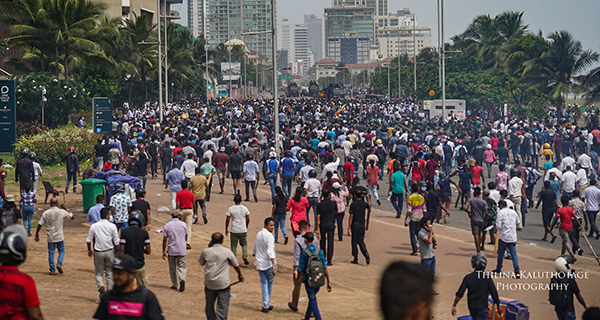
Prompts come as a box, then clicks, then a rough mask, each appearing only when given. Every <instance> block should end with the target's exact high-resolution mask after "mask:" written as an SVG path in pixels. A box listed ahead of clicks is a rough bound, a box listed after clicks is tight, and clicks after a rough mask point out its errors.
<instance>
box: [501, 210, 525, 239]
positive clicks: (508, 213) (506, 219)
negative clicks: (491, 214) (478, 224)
mask: <svg viewBox="0 0 600 320" xmlns="http://www.w3.org/2000/svg"><path fill="white" fill-rule="evenodd" d="M520 224H521V220H519V215H518V214H517V212H516V211H515V210H512V209H508V208H504V209H502V210H500V211H498V215H497V216H496V228H498V229H499V230H500V233H499V234H498V239H500V240H502V241H504V242H506V243H515V242H517V225H520Z"/></svg>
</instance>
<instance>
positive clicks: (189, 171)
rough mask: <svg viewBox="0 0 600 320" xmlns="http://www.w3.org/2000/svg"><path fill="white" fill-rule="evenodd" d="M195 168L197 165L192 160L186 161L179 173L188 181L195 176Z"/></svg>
mask: <svg viewBox="0 0 600 320" xmlns="http://www.w3.org/2000/svg"><path fill="white" fill-rule="evenodd" d="M196 168H198V164H197V163H196V161H194V160H193V159H187V160H185V161H184V162H183V164H181V171H182V172H183V174H184V175H185V177H186V178H188V179H191V178H192V177H193V176H194V175H196Z"/></svg>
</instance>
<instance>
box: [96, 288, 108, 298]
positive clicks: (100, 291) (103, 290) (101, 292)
mask: <svg viewBox="0 0 600 320" xmlns="http://www.w3.org/2000/svg"><path fill="white" fill-rule="evenodd" d="M98 292H99V293H100V300H102V297H104V293H106V289H104V286H102V287H100V289H98Z"/></svg>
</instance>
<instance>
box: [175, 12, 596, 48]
mask: <svg viewBox="0 0 600 320" xmlns="http://www.w3.org/2000/svg"><path fill="white" fill-rule="evenodd" d="M187 1H188V0H184V4H183V5H178V6H173V9H175V10H179V12H180V14H181V15H182V19H181V20H179V23H181V24H184V25H187ZM209 1H210V0H209ZM232 1H235V0H232ZM444 2H445V8H446V10H445V27H446V28H445V38H446V41H447V42H448V41H449V39H450V38H451V37H452V36H454V35H456V34H459V33H461V32H463V31H464V30H465V28H466V27H467V25H468V24H469V23H470V22H471V21H472V20H473V18H475V16H477V15H480V14H490V15H492V16H495V15H497V14H499V13H501V12H503V11H507V10H512V11H525V14H524V16H523V17H524V20H525V22H526V23H528V24H529V29H530V30H533V31H537V30H540V29H541V30H542V31H543V33H544V35H545V36H546V35H548V34H549V33H550V32H553V31H557V30H567V31H570V32H571V33H572V34H573V36H574V37H575V38H576V39H578V40H579V41H581V43H582V44H583V47H584V48H585V49H592V50H595V51H598V52H600V18H599V17H598V13H599V12H600V0H445V1H444ZM330 5H331V1H329V0H277V9H278V10H277V11H278V12H277V19H278V20H281V19H283V18H289V19H290V20H294V21H295V22H296V23H302V22H303V21H304V16H303V14H304V13H314V14H317V15H319V16H323V8H325V7H328V6H330ZM404 7H409V8H410V9H411V11H412V12H414V13H415V14H417V18H418V20H419V24H421V25H429V26H431V27H432V37H433V39H432V44H437V24H436V20H437V12H436V0H413V1H401V0H389V10H390V12H396V11H397V10H399V9H402V8H404Z"/></svg>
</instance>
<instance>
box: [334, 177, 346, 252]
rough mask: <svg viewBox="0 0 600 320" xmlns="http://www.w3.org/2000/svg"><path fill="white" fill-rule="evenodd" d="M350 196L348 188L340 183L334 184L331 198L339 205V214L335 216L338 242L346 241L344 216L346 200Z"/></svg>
mask: <svg viewBox="0 0 600 320" xmlns="http://www.w3.org/2000/svg"><path fill="white" fill-rule="evenodd" d="M349 194H350V192H348V187H346V186H344V185H343V184H341V183H340V182H334V183H333V188H332V189H331V193H330V194H329V197H330V198H331V200H333V201H334V202H335V203H336V205H337V213H336V215H335V221H336V223H337V229H338V241H340V242H342V241H344V216H345V215H346V204H345V203H344V199H345V198H346V197H347V196H348V195H349Z"/></svg>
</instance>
